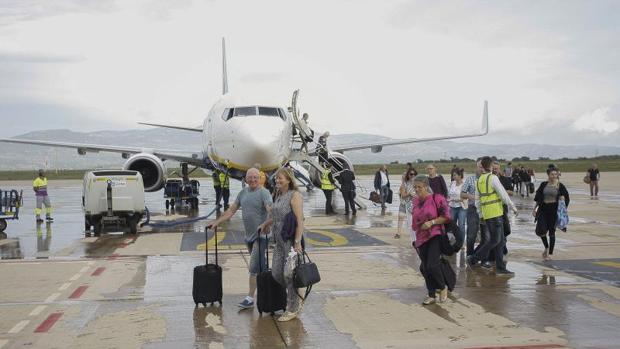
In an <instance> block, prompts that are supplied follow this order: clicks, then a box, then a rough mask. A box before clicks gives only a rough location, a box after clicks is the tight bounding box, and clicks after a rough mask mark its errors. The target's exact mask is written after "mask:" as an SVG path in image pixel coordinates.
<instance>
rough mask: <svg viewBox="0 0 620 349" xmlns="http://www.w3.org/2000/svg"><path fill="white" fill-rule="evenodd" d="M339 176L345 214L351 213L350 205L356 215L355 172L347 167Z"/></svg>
mask: <svg viewBox="0 0 620 349" xmlns="http://www.w3.org/2000/svg"><path fill="white" fill-rule="evenodd" d="M337 178H338V182H339V183H340V192H341V193H342V198H343V199H344V214H345V215H347V216H348V215H349V207H350V208H351V212H352V213H353V215H354V216H355V215H356V214H357V208H356V207H355V182H353V181H354V180H355V173H353V171H351V170H349V169H348V168H345V169H344V170H342V171H340V173H339V174H338V176H337Z"/></svg>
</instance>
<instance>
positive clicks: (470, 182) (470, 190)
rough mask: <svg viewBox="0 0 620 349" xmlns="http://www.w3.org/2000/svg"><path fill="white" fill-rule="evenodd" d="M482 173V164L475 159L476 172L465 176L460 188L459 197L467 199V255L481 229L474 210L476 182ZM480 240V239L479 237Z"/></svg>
mask: <svg viewBox="0 0 620 349" xmlns="http://www.w3.org/2000/svg"><path fill="white" fill-rule="evenodd" d="M481 174H482V165H481V164H480V160H478V161H476V173H475V174H474V175H472V176H469V177H467V179H466V180H465V182H464V183H463V187H462V188H461V198H463V199H467V241H466V247H467V255H468V256H471V255H472V254H473V253H474V247H475V246H474V245H475V244H476V236H477V235H478V232H479V231H480V230H481V229H480V227H481V225H480V216H478V211H477V210H476V205H475V199H476V183H477V182H478V178H480V175H481ZM481 242H482V239H481Z"/></svg>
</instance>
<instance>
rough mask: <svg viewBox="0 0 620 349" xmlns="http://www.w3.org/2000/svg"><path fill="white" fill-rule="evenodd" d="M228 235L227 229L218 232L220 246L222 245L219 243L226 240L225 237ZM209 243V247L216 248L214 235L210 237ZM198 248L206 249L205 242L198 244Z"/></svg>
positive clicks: (199, 249)
mask: <svg viewBox="0 0 620 349" xmlns="http://www.w3.org/2000/svg"><path fill="white" fill-rule="evenodd" d="M225 237H226V232H225V231H223V230H222V231H218V232H217V244H218V248H219V247H220V246H219V245H220V244H221V243H222V241H223V240H224V238H225ZM207 243H208V244H209V245H208V247H209V249H210V250H211V249H214V248H215V239H214V238H213V237H212V238H210V239H209V241H207ZM196 250H198V251H204V250H205V244H204V243H203V244H198V245H197V246H196Z"/></svg>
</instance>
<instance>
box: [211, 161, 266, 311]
mask: <svg viewBox="0 0 620 349" xmlns="http://www.w3.org/2000/svg"><path fill="white" fill-rule="evenodd" d="M258 178H259V175H258V170H257V169H256V168H250V169H249V170H248V171H247V172H246V174H245V181H246V182H247V184H248V186H247V187H245V188H243V189H242V190H241V191H240V192H239V194H237V198H236V199H235V202H234V203H233V204H232V206H230V208H229V209H228V210H226V212H224V213H223V214H222V216H221V217H219V218H218V219H216V220H214V221H212V222H211V223H209V224H208V227H209V228H210V229H214V228H216V227H217V226H218V225H219V224H221V223H222V222H225V221H227V220H229V219H230V218H231V217H232V216H233V215H234V214H235V213H236V212H237V210H239V209H240V208H241V209H242V211H241V217H242V220H243V227H244V229H245V244H246V246H247V249H248V253H249V254H250V262H249V266H248V269H249V272H250V276H249V291H248V295H247V296H246V297H245V298H244V299H243V300H242V301H241V302H240V303H239V304H238V305H239V307H240V308H242V309H250V308H252V307H253V306H254V293H255V292H256V275H257V274H258V273H259V272H260V270H261V266H260V262H259V261H262V262H263V263H262V264H263V267H262V269H266V266H267V260H266V257H265V251H266V248H267V237H266V236H259V233H258V228H259V226H260V225H261V223H263V222H264V221H265V220H266V219H267V214H268V213H269V211H271V205H272V203H273V201H272V200H271V195H269V191H267V189H265V188H263V187H261V186H259V185H258ZM259 244H260V247H259ZM259 251H260V252H261V254H262V256H260V255H259Z"/></svg>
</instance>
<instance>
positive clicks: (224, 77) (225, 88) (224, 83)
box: [222, 38, 228, 95]
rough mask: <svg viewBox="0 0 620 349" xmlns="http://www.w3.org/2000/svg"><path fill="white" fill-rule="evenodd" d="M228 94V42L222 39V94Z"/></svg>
mask: <svg viewBox="0 0 620 349" xmlns="http://www.w3.org/2000/svg"><path fill="white" fill-rule="evenodd" d="M227 93H228V73H227V72H226V41H225V39H224V38H222V94H223V95H225V94H227Z"/></svg>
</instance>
